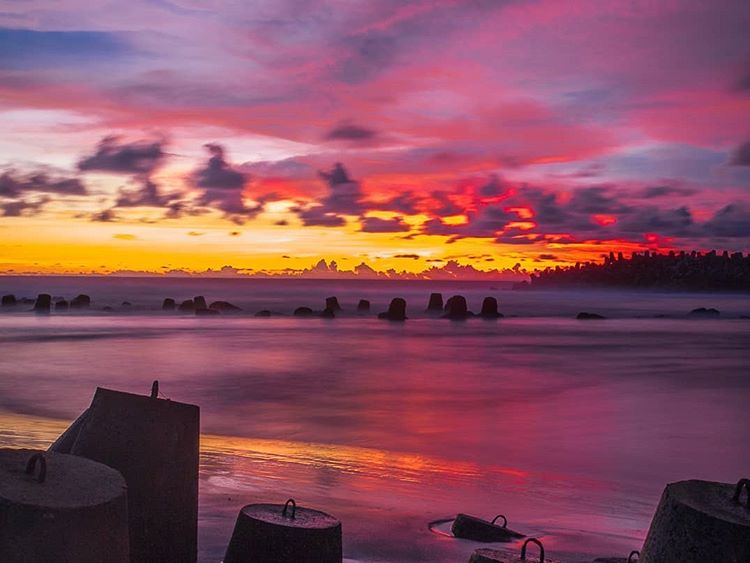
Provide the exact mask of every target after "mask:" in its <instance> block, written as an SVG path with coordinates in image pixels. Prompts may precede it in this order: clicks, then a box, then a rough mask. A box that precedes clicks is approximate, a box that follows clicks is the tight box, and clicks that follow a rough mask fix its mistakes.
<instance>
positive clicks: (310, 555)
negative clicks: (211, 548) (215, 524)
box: [224, 499, 343, 563]
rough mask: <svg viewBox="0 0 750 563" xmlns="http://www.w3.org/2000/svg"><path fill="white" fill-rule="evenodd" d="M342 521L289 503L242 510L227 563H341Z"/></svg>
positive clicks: (228, 549) (292, 502) (248, 506)
mask: <svg viewBox="0 0 750 563" xmlns="http://www.w3.org/2000/svg"><path fill="white" fill-rule="evenodd" d="M342 560H343V548H342V543H341V522H340V521H339V520H337V519H336V518H334V517H333V516H331V515H330V514H326V513H325V512H320V511H318V510H312V509H310V508H302V507H299V508H298V507H297V506H296V504H295V502H294V501H293V500H292V499H289V500H288V501H287V502H286V504H284V505H280V504H248V505H247V506H245V507H243V508H242V510H240V513H239V515H238V516H237V523H236V524H235V526H234V532H233V533H232V539H231V540H230V542H229V546H228V547H227V552H226V554H225V555H224V563H289V562H294V563H341V561H342Z"/></svg>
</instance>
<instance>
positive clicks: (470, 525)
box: [451, 514, 524, 542]
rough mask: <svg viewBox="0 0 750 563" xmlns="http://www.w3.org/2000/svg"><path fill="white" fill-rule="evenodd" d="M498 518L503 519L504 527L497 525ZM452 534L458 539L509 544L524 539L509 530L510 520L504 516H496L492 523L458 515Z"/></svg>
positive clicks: (474, 517) (521, 535)
mask: <svg viewBox="0 0 750 563" xmlns="http://www.w3.org/2000/svg"><path fill="white" fill-rule="evenodd" d="M498 518H502V521H503V523H502V525H500V524H496V522H497V520H498ZM451 532H452V533H453V535H454V536H456V537H457V538H463V539H467V540H474V541H481V542H509V541H513V540H514V539H518V538H522V537H524V535H523V534H519V533H518V532H514V531H513V530H511V529H510V528H508V520H507V519H506V518H505V516H503V515H502V514H500V515H498V516H495V518H494V519H493V520H492V521H491V522H489V521H487V520H483V519H482V518H477V517H476V516H469V515H468V514H458V515H457V516H456V519H455V520H453V524H452V525H451Z"/></svg>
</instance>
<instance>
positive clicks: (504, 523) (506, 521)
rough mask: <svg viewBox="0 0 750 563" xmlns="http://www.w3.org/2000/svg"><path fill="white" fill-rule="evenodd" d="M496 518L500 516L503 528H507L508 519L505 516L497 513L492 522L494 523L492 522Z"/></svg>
mask: <svg viewBox="0 0 750 563" xmlns="http://www.w3.org/2000/svg"><path fill="white" fill-rule="evenodd" d="M498 518H502V519H503V528H507V527H508V519H507V518H506V517H505V516H503V515H502V514H498V515H497V516H495V517H494V518H493V519H492V524H494V523H495V521H496V520H497V519H498Z"/></svg>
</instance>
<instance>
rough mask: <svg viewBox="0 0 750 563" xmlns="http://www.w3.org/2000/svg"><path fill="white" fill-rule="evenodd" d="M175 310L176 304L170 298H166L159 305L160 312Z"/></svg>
mask: <svg viewBox="0 0 750 563" xmlns="http://www.w3.org/2000/svg"><path fill="white" fill-rule="evenodd" d="M176 308H177V303H175V300H174V299H172V298H171V297H167V298H166V299H165V300H164V301H162V304H161V310H162V311H174V310H175V309H176Z"/></svg>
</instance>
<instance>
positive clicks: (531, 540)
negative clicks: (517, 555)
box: [521, 538, 544, 563]
mask: <svg viewBox="0 0 750 563" xmlns="http://www.w3.org/2000/svg"><path fill="white" fill-rule="evenodd" d="M530 543H533V544H536V545H537V546H539V563H544V546H543V545H542V542H540V541H539V540H538V539H536V538H529V539H527V540H526V541H525V542H523V546H522V547H521V560H522V561H526V546H527V545H528V544H530Z"/></svg>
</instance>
